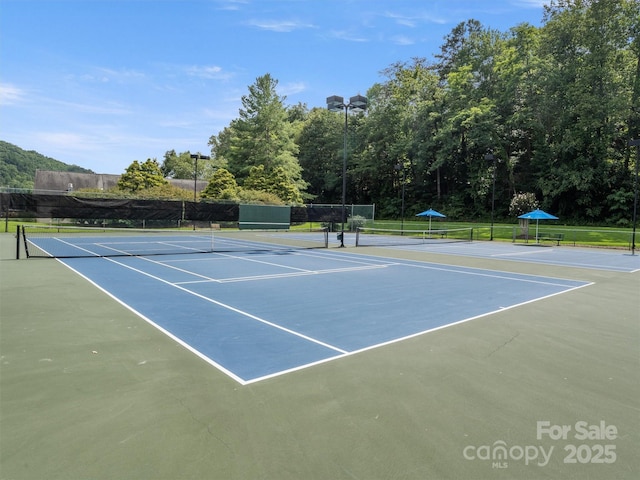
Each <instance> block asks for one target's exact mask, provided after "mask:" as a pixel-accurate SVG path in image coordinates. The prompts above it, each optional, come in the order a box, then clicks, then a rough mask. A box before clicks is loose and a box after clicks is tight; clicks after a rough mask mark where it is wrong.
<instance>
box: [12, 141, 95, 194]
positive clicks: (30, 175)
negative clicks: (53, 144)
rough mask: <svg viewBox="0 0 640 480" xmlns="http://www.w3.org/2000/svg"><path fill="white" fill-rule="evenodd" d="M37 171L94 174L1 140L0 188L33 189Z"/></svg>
mask: <svg viewBox="0 0 640 480" xmlns="http://www.w3.org/2000/svg"><path fill="white" fill-rule="evenodd" d="M36 170H55V171H58V172H80V173H93V172H92V171H91V170H87V169H86V168H82V167H78V166H77V165H69V164H66V163H64V162H61V161H59V160H55V159H53V158H50V157H45V156H44V155H41V154H39V153H38V152H34V151H33V150H31V151H26V150H23V149H21V148H20V147H16V146H15V145H12V144H10V143H7V142H3V141H2V140H0V187H12V188H33V182H34V179H35V175H36Z"/></svg>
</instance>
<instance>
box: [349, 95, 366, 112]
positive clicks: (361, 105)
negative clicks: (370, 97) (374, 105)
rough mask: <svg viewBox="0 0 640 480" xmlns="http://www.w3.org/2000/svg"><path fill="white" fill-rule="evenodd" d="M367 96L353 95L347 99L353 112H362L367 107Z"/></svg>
mask: <svg viewBox="0 0 640 480" xmlns="http://www.w3.org/2000/svg"><path fill="white" fill-rule="evenodd" d="M367 103H368V101H367V97H363V96H362V95H355V96H353V97H351V98H350V99H349V108H350V109H351V110H353V111H354V112H364V111H365V110H366V109H367Z"/></svg>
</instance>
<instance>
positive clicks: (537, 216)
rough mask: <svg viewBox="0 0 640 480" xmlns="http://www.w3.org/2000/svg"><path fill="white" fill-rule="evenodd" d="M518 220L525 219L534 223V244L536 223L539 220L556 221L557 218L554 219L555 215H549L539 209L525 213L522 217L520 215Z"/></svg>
mask: <svg viewBox="0 0 640 480" xmlns="http://www.w3.org/2000/svg"><path fill="white" fill-rule="evenodd" d="M518 218H526V219H527V220H535V221H536V242H537V241H538V222H539V221H540V220H558V217H556V216H555V215H551V214H550V213H547V212H545V211H544V210H540V209H539V208H536V209H535V210H533V211H532V212H529V213H525V214H524V215H520V216H519V217H518Z"/></svg>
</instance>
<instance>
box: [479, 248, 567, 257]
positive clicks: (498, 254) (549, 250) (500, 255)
mask: <svg viewBox="0 0 640 480" xmlns="http://www.w3.org/2000/svg"><path fill="white" fill-rule="evenodd" d="M553 251H554V250H553V248H545V249H540V250H530V251H528V252H515V253H494V254H492V255H489V256H490V257H512V256H519V255H535V254H536V253H547V252H553Z"/></svg>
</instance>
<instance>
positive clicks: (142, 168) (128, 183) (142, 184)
mask: <svg viewBox="0 0 640 480" xmlns="http://www.w3.org/2000/svg"><path fill="white" fill-rule="evenodd" d="M168 183H169V182H167V180H165V178H164V176H163V174H162V170H161V169H160V165H159V164H158V162H157V160H156V159H153V160H152V159H150V158H149V159H147V160H146V161H145V162H143V163H140V162H138V160H134V161H133V162H132V163H131V165H129V166H128V167H127V169H126V170H125V172H124V173H123V174H122V175H121V176H120V179H119V180H118V188H119V189H121V190H127V191H130V192H137V191H139V190H144V189H146V188H152V187H157V186H160V185H167V184H168Z"/></svg>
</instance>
